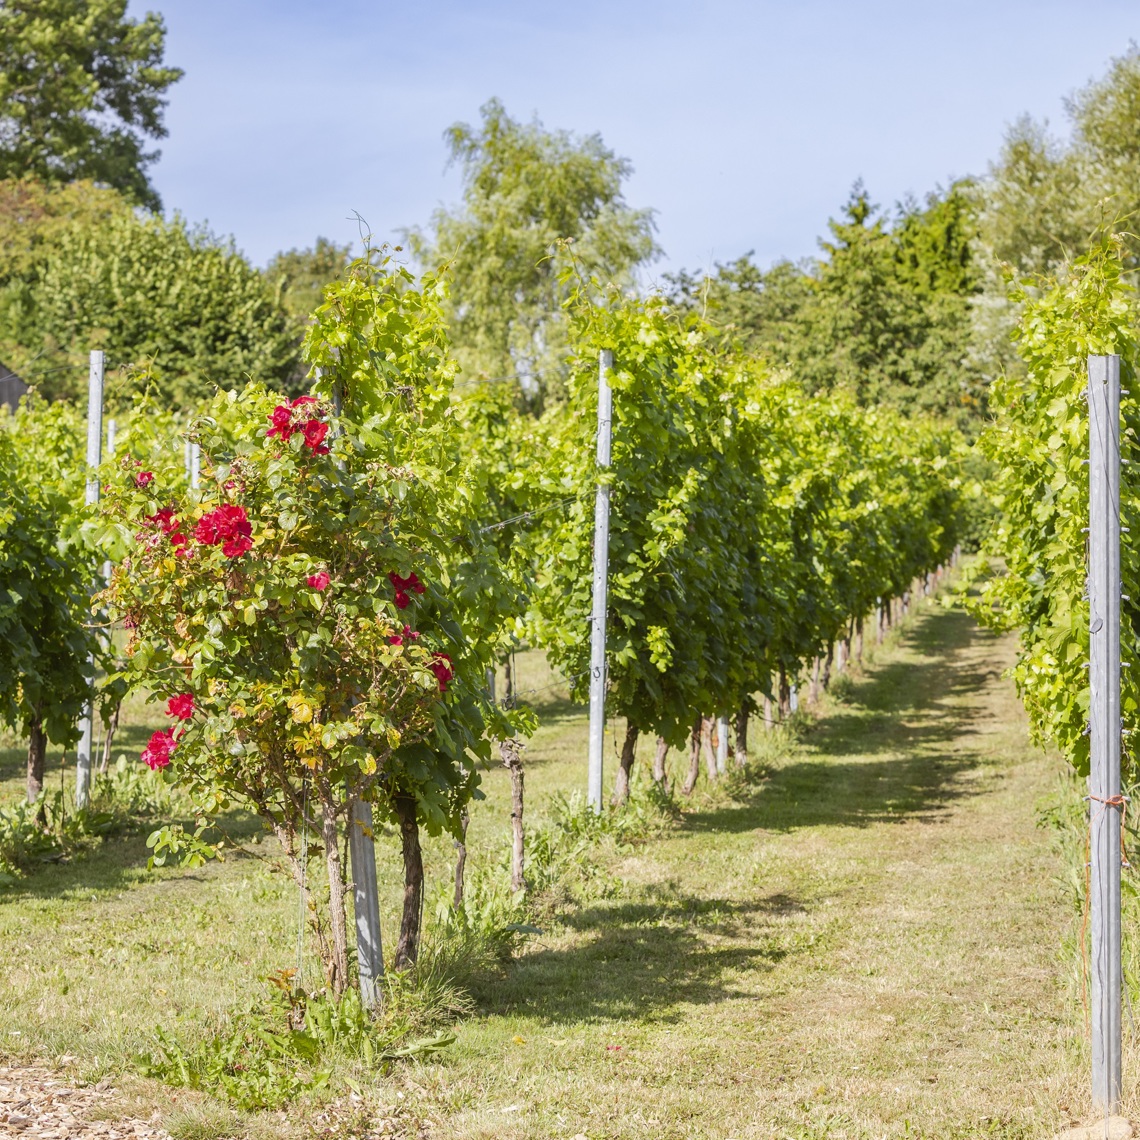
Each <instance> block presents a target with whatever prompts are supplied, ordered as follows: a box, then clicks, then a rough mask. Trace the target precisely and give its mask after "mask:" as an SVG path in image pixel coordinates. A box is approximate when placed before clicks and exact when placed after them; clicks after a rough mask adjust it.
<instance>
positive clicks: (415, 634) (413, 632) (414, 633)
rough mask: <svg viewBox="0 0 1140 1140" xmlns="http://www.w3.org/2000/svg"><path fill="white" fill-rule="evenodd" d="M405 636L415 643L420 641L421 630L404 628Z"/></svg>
mask: <svg viewBox="0 0 1140 1140" xmlns="http://www.w3.org/2000/svg"><path fill="white" fill-rule="evenodd" d="M404 636H405V637H410V638H411V639H412V640H413V641H419V639H420V633H419V630H417V629H409V628H408V626H404Z"/></svg>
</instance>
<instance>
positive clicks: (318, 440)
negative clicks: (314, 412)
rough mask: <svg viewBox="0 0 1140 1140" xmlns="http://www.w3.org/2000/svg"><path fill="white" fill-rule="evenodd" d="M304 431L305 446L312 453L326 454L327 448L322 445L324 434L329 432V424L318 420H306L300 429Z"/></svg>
mask: <svg viewBox="0 0 1140 1140" xmlns="http://www.w3.org/2000/svg"><path fill="white" fill-rule="evenodd" d="M301 430H302V431H303V432H304V433H305V446H306V447H307V448H308V449H309V450H310V451H311V452H312V453H313V454H314V455H328V453H329V449H328V448H327V447H326V446H324V441H325V436H326V435H328V433H329V425H328V424H323V423H321V421H320V420H307V421H306V422H305V426H304V427H303V428H302V429H301Z"/></svg>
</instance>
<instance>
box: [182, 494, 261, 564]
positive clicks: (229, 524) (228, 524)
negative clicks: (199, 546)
mask: <svg viewBox="0 0 1140 1140" xmlns="http://www.w3.org/2000/svg"><path fill="white" fill-rule="evenodd" d="M252 534H253V528H252V527H251V526H250V522H249V518H248V517H247V515H246V513H245V507H239V506H235V505H233V504H230V503H223V504H222V506H220V507H215V508H214V509H213V510H212V511H207V512H206V514H204V515H203V516H202V517H201V518H200V519H199V520H198V524H197V526H195V527H194V537H195V538H196V539H197V540H198V541H199V542H203V543H205V544H206V545H207V546H217V545H218V544H219V543H223V542H224V543H225V544H226V546H225V547H223V548H222V553H223V554H224V555H225V556H226V557H227V558H236V557H237V555H239V554H244V553H245V551H247V550H249V549H250V547H252V546H253V543H252V542H250V541H249V539H250V536H251V535H252ZM227 548H228V549H227ZM231 551H232V553H231Z"/></svg>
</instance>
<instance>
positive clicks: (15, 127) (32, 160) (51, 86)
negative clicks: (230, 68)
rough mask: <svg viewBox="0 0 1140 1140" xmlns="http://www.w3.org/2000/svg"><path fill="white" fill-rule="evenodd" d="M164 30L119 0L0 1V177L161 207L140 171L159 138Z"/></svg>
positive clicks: (170, 76) (172, 73)
mask: <svg viewBox="0 0 1140 1140" xmlns="http://www.w3.org/2000/svg"><path fill="white" fill-rule="evenodd" d="M165 38H166V28H165V26H164V25H163V22H162V17H161V16H159V15H158V14H157V13H155V12H148V13H147V14H146V15H145V16H144V17H143V18H142V19H139V20H133V19H130V18H128V16H127V0H83V2H81V3H77V2H76V0H5V3H4V4H3V6H0V140H2V141H0V178H22V177H26V176H28V175H31V176H33V177H36V178H40V179H43V180H45V181H52V182H70V181H73V180H75V179H91V180H93V181H97V182H104V183H107V184H108V185H109V186H113V187H114V188H115V189H117V190H120V191H122V192H123V193H124V194H126V195H127V196H128V197H129V198H130V199H131V200H132V201H134V202H136V203H138V204H139V205H142V206H147V207H149V208H151V209H159V208H160V203H159V198H158V194H157V193H156V192H155V190H154V187H153V186H151V184H150V182H149V180H148V179H147V176H146V167H147V166H149V165H150V163H152V162H153V161H154V160H155V159H156V158H157V157H158V152H157V151H150V152H147V151H145V150H144V149H143V148H144V146H145V145H146V142H147V139H158V138H162V137H163V136H165V134H166V130H165V128H164V126H163V123H162V116H163V110H164V108H165V105H166V101H165V99H164V98H163V96H164V95H165V94H166V91H167V89H168V88H169V87H170V86H171V85H172V84H173V83H175V82H176V81H177V80H178V79H180V78H181V77H182V72H181V71H180V70H179V69H178V68H174V67H164V66H163V58H162V57H163V50H164V47H165Z"/></svg>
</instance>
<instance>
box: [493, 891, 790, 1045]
mask: <svg viewBox="0 0 1140 1140" xmlns="http://www.w3.org/2000/svg"><path fill="white" fill-rule="evenodd" d="M802 911H803V907H802V905H801V904H800V903H798V902H797V901H796V900H795V899H792V898H790V897H789V896H788V895H785V894H773V895H770V896H768V897H767V898H761V899H756V900H751V901H749V902H740V901H737V900H729V899H708V898H696V897H690V896H684V895H681V896H675V897H673V898H670V899H662V900H656V899H655V900H651V901H648V902H638V903H624V904H618V905H615V906H598V907H590V908H587V909H584V910H581V911H578V912H576V913H575V914H573V915H572V916H570V917H569V918H568V919H567V920H566V921H567V923H568V925H570V926H571V927H573V928H575V929H577V930H581V931H583V932H587V933H589V932H593V934H594V937H593V938H592V939H591V940H590V941H589V942H588V943H587V944H585V945H580V946H575V947H572V948H569V949H565V950H554V949H539V950H536V951H533V952H532V953H529V954H527V955H525V956H524V957H522V958H520V959H518V960H517V961H516V962H515V963H514V965H513V966H512V968H511V970H510V972H509V973H508V974H507V975H506V976H505V977H499V978H494V979H484V980H483V981H482V982H481V983H480V984H478V985H476V986H475V987H474V995H473V996H474V997H475V998H476V1000H477V1001H478V1003H479V1005H480V1008H481V1009H482V1010H483V1012H484V1013H486V1014H512V1013H520V1014H527V1015H530V1016H537V1017H540V1018H542V1019H543V1021H545V1022H547V1023H560V1022H561V1023H566V1022H570V1023H573V1022H584V1021H585V1022H590V1021H615V1020H616V1021H624V1020H629V1021H636V1022H638V1023H639V1024H645V1023H647V1022H657V1023H662V1022H664V1023H669V1022H675V1021H679V1020H681V1019H682V1018H683V1017H684V1009H683V1007H684V1006H687V1005H708V1004H713V1003H716V1002H721V1001H726V1000H728V999H730V998H733V997H740V996H746V995H745V992H744V991H743V990H740V989H738V988H737V986H736V984H735V978H736V976H737V975H739V974H742V973H747V974H751V975H754V974H755V973H756V972H757V971H759V970H770V969H772V968H773V967H775V965H776V964H777V963H778V962H780V961H782V960H783V959H784V958H786V957H787V956H788V955H789V954H791V953H794V952H795V951H796V949H797V948H798V947H797V941H796V938H795V937H794V934H791V932H790V931H789V929H788V928H787V927H786V926H785V925H784V924H783V923H782V922H781V919H784V918H787V917H788V916H790V915H794V914H796V913H800V912H802ZM709 930H714V931H715V932H716V934H717V935H718V936H719V937H718V943H717V944H716V945H710V944H709V943H708V941H707V940H706V938H704V937H703V936H702V935H703V934H704V933H706V932H708V931H709ZM725 936H728V937H732V936H736V937H738V938H740V939H741V940H742V942H743V941H744V940H746V943H745V944H741V942H738V943H736V944H733V943H731V942H727V943H726V942H725ZM805 948H806V946H805ZM749 992H752V991H751V990H750V991H749Z"/></svg>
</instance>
